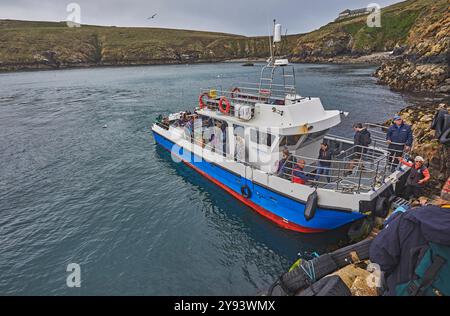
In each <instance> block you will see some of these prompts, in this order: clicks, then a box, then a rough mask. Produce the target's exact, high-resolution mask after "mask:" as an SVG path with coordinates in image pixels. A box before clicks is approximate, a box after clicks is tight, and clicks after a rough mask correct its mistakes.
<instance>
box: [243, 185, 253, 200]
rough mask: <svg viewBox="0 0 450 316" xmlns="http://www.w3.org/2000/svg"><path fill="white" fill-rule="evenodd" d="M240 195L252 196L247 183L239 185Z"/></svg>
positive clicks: (247, 197) (248, 197)
mask: <svg viewBox="0 0 450 316" xmlns="http://www.w3.org/2000/svg"><path fill="white" fill-rule="evenodd" d="M241 193H242V196H243V197H244V198H246V199H250V198H251V197H252V191H251V190H250V188H249V187H248V185H243V186H242V187H241Z"/></svg>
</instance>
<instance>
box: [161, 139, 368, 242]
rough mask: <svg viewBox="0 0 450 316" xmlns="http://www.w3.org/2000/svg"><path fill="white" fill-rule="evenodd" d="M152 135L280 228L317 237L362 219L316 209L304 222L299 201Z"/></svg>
mask: <svg viewBox="0 0 450 316" xmlns="http://www.w3.org/2000/svg"><path fill="white" fill-rule="evenodd" d="M153 135H154V138H155V141H156V143H157V144H159V145H161V146H162V147H164V148H165V149H166V150H168V151H170V152H173V154H175V155H176V156H177V157H178V158H180V159H181V160H182V161H183V162H184V163H185V164H187V165H188V166H189V167H191V168H193V169H194V170H196V171H197V172H198V173H200V174H201V175H203V176H204V177H206V178H208V179H209V180H211V181H212V182H213V183H215V184H216V185H218V186H220V187H221V188H222V189H224V190H226V191H227V192H228V193H230V194H231V195H232V196H234V197H235V198H237V199H238V200H240V201H242V202H243V203H244V204H246V205H248V206H249V207H251V208H252V209H254V210H255V211H257V212H258V213H260V214H261V215H263V216H265V217H267V218H268V219H270V220H272V221H273V222H275V223H277V224H278V225H280V226H281V227H283V228H286V229H290V230H294V231H298V232H302V233H318V232H324V231H328V230H333V229H337V228H339V227H342V226H344V225H346V224H349V223H351V222H354V221H357V220H359V219H362V218H363V217H364V215H363V214H361V213H358V212H350V211H342V210H332V209H322V208H318V209H317V211H316V214H315V216H314V217H313V218H312V219H311V220H309V221H307V220H306V219H305V216H304V211H305V204H304V203H302V202H301V201H297V200H295V199H292V198H291V197H288V196H285V195H283V194H282V193H280V192H275V191H274V190H272V189H270V188H266V187H263V186H261V185H259V184H257V183H254V182H252V181H251V180H249V179H246V178H244V177H241V176H240V175H237V174H234V173H232V172H230V171H228V170H226V169H224V168H222V167H220V166H218V165H216V164H213V163H209V162H207V161H205V160H203V159H201V157H198V156H194V154H193V153H192V152H190V151H188V150H186V149H184V148H181V147H179V146H178V145H175V144H174V143H173V142H171V141H170V140H168V139H167V138H165V137H163V136H161V135H159V134H158V133H156V132H153ZM244 185H247V186H248V187H249V188H250V190H251V196H250V197H249V198H245V197H243V195H242V192H241V188H242V186H244Z"/></svg>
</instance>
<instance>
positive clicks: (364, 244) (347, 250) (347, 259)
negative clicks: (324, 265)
mask: <svg viewBox="0 0 450 316" xmlns="http://www.w3.org/2000/svg"><path fill="white" fill-rule="evenodd" d="M371 244H372V239H365V240H363V241H360V242H359V243H356V244H354V245H350V246H347V247H344V248H342V249H338V250H336V251H334V252H332V253H331V254H330V255H331V257H332V258H333V261H334V262H335V263H336V265H337V269H336V270H338V269H341V268H343V267H345V266H348V265H349V264H352V263H354V262H353V259H352V255H351V254H352V253H356V255H357V256H358V258H359V259H360V260H367V259H369V251H370V245H371Z"/></svg>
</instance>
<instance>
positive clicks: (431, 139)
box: [386, 103, 450, 195]
mask: <svg viewBox="0 0 450 316" xmlns="http://www.w3.org/2000/svg"><path fill="white" fill-rule="evenodd" d="M439 110H448V111H450V105H448V104H445V103H440V104H432V105H426V106H414V107H407V108H405V109H403V110H402V111H400V113H399V114H400V115H401V116H402V117H403V119H404V120H405V122H406V123H408V124H410V125H411V126H412V130H413V134H414V137H415V142H414V146H413V148H412V154H413V155H420V156H422V157H424V158H425V159H426V160H427V161H428V162H429V165H430V166H429V169H430V173H431V177H432V179H431V181H430V183H429V184H428V186H427V191H428V193H429V194H430V195H434V194H435V195H439V192H440V190H441V188H442V185H443V184H444V182H445V181H446V180H447V179H448V177H450V146H445V145H443V144H440V143H439V141H438V140H437V139H436V138H435V131H434V130H432V129H431V122H432V121H433V118H434V117H435V115H436V113H437V112H438V111H439ZM391 123H392V122H387V123H386V124H387V125H390V124H391Z"/></svg>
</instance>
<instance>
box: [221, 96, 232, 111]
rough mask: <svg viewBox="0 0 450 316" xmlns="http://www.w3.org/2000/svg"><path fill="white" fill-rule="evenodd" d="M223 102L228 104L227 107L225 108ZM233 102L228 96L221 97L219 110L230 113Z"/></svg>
mask: <svg viewBox="0 0 450 316" xmlns="http://www.w3.org/2000/svg"><path fill="white" fill-rule="evenodd" d="M223 102H225V105H226V106H227V107H226V108H225V109H224V108H223ZM230 108H231V104H230V101H228V99H227V98H226V97H221V98H220V101H219V110H220V112H222V113H225V114H228V113H230Z"/></svg>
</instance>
